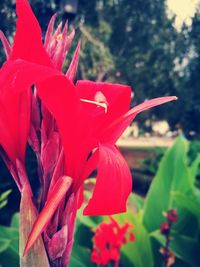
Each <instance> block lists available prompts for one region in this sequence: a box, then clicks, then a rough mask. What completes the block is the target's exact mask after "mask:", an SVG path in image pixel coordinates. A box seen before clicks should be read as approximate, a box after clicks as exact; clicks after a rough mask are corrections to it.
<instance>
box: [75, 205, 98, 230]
mask: <svg viewBox="0 0 200 267" xmlns="http://www.w3.org/2000/svg"><path fill="white" fill-rule="evenodd" d="M77 221H78V223H82V224H84V225H85V226H87V227H89V228H92V229H95V228H96V227H97V226H98V224H99V223H100V222H101V221H102V217H101V216H84V215H83V208H81V209H79V211H78V212H77Z"/></svg>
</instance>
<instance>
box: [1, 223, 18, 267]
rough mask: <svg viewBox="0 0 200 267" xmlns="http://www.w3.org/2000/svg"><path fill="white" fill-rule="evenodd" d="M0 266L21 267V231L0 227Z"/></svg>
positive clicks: (12, 226) (14, 228)
mask: <svg viewBox="0 0 200 267" xmlns="http://www.w3.org/2000/svg"><path fill="white" fill-rule="evenodd" d="M0 265H2V266H3V267H10V266H12V267H19V229H18V228H16V227H14V225H11V227H6V226H0Z"/></svg>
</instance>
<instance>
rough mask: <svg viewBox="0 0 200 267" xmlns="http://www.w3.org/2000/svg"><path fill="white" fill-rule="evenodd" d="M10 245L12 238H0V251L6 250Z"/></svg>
mask: <svg viewBox="0 0 200 267" xmlns="http://www.w3.org/2000/svg"><path fill="white" fill-rule="evenodd" d="M9 245H10V240H8V239H0V253H2V252H3V251H4V250H6V249H7V248H8V247H9Z"/></svg>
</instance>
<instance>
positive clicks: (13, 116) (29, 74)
mask: <svg viewBox="0 0 200 267" xmlns="http://www.w3.org/2000/svg"><path fill="white" fill-rule="evenodd" d="M56 73H57V72H56V71H55V70H54V69H50V68H48V67H44V66H41V65H37V64H33V63H29V62H26V61H23V60H16V61H11V60H9V61H7V62H6V63H5V64H4V65H3V67H2V68H1V70H0V88H1V91H0V111H1V112H0V126H1V131H0V143H1V145H2V146H3V148H4V150H5V151H6V153H7V154H8V156H9V158H10V159H11V160H12V161H13V162H15V159H16V158H19V159H21V161H24V154H25V146H26V142H27V136H28V131H29V124H30V92H31V91H30V86H31V85H32V84H33V83H34V81H40V80H43V79H45V78H47V77H49V76H51V75H55V74H56ZM28 90H29V91H28Z"/></svg>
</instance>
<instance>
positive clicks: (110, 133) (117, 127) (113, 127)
mask: <svg viewBox="0 0 200 267" xmlns="http://www.w3.org/2000/svg"><path fill="white" fill-rule="evenodd" d="M176 99H177V97H175V96H168V97H159V98H154V99H151V100H148V101H145V102H143V103H142V104H140V105H138V106H136V107H134V108H132V109H131V110H129V111H128V112H127V113H125V114H124V115H123V116H121V117H119V118H118V119H116V120H115V121H114V122H113V123H111V124H110V125H109V126H108V127H107V128H106V129H105V130H104V131H103V133H102V137H101V142H113V143H115V142H116V141H117V140H118V138H119V137H120V136H121V134H122V133H123V132H124V130H125V129H126V128H127V127H128V126H129V124H130V123H131V122H132V120H133V119H134V118H135V117H136V116H137V114H138V113H140V112H142V111H144V110H146V109H149V108H152V107H155V106H159V105H161V104H164V103H167V102H169V101H172V100H176Z"/></svg>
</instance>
